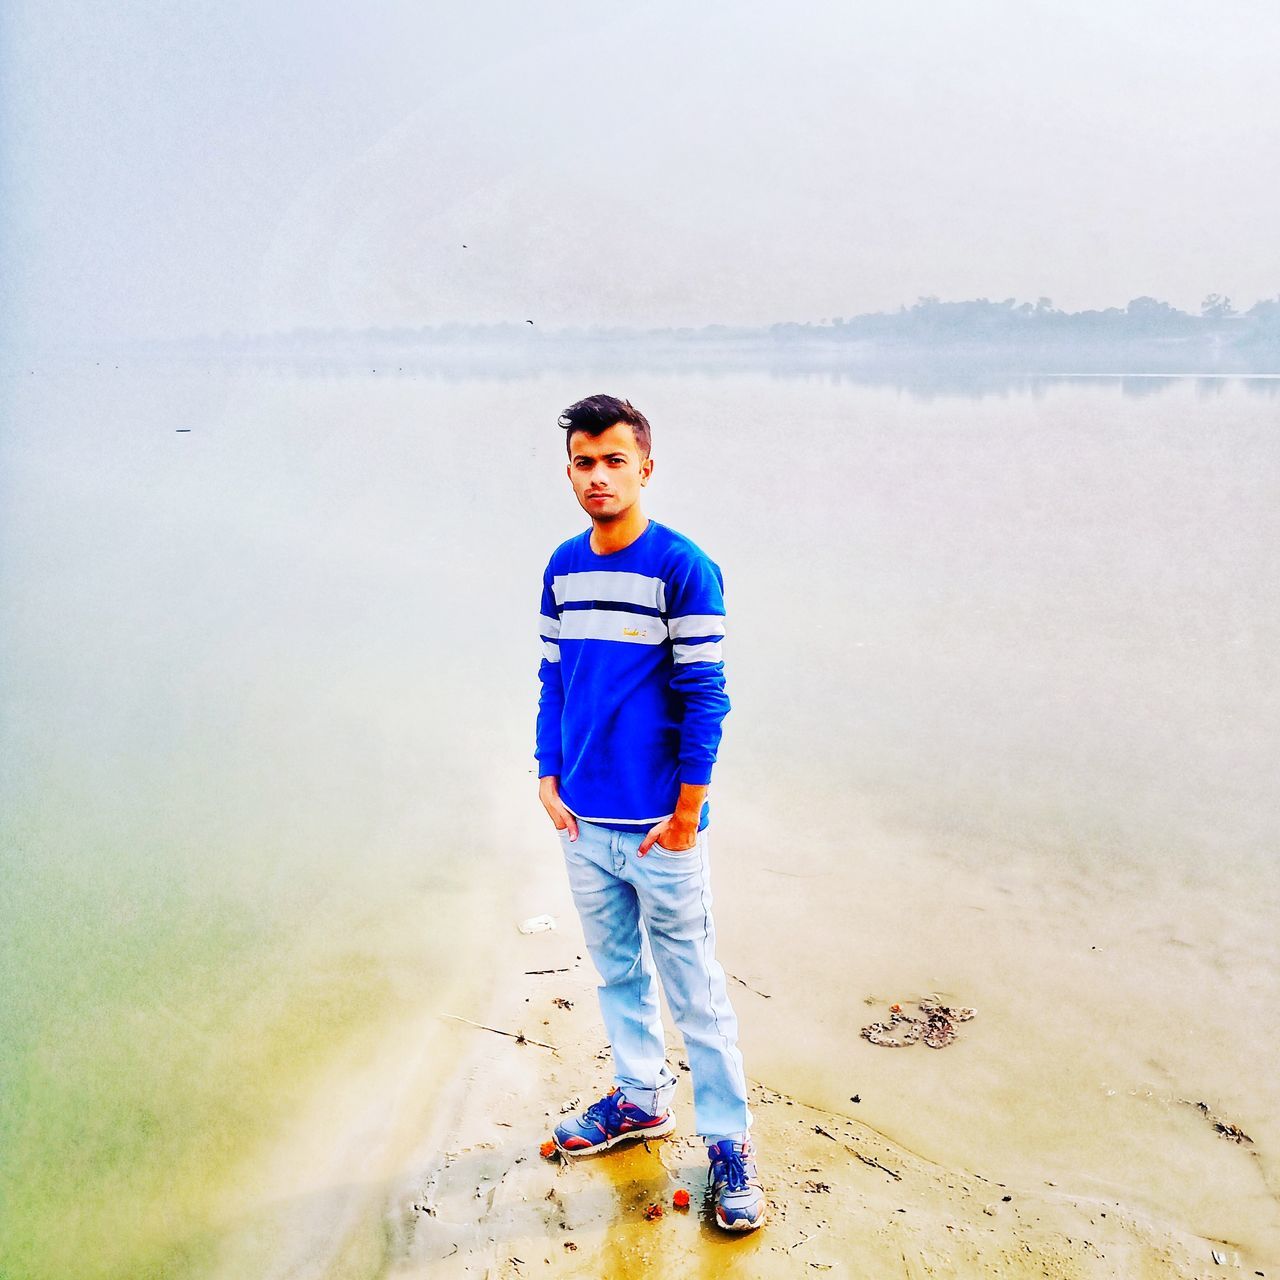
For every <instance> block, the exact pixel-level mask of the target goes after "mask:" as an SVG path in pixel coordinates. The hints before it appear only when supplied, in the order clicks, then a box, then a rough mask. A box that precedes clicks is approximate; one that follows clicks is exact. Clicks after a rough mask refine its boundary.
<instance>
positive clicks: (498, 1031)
mask: <svg viewBox="0 0 1280 1280" xmlns="http://www.w3.org/2000/svg"><path fill="white" fill-rule="evenodd" d="M440 1016H441V1017H444V1018H452V1019H453V1020H454V1022H465V1023H466V1024H467V1026H469V1027H479V1028H480V1030H481V1031H492V1032H493V1034H494V1035H496V1036H510V1037H511V1038H512V1039H513V1040H514V1041H516V1042H517V1043H518V1044H536V1045H537V1046H538V1048H539V1049H550V1050H551V1052H552V1053H559V1052H560V1050H559V1049H557V1048H556V1047H555V1045H553V1044H547V1042H546V1041H545V1040H535V1039H534V1038H533V1037H532V1036H527V1035H525V1033H524V1032H523V1031H503V1030H502V1028H501V1027H486V1026H485V1024H484V1023H483V1022H472V1021H471V1019H470V1018H460V1017H458V1015H457V1014H456V1013H445V1014H441V1015H440Z"/></svg>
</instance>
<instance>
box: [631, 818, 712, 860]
mask: <svg viewBox="0 0 1280 1280" xmlns="http://www.w3.org/2000/svg"><path fill="white" fill-rule="evenodd" d="M655 843H656V844H661V845H662V847H663V848H664V849H670V850H671V852H672V853H684V852H685V850H686V849H692V848H693V846H694V845H695V844H697V843H698V821H697V819H696V818H694V819H693V820H692V821H683V820H681V818H680V817H679V816H678V815H674V814H673V815H672V816H671V817H670V818H668V819H667V820H666V821H665V822H660V823H658V825H657V826H656V827H654V828H653V830H652V831H650V832H649V834H648V835H647V836H645V838H644V839H643V840H641V841H640V848H639V849H638V850H636V856H637V857H640V858H643V857H644V856H645V854H646V853H648V852H649V849H650V846H652V845H653V844H655Z"/></svg>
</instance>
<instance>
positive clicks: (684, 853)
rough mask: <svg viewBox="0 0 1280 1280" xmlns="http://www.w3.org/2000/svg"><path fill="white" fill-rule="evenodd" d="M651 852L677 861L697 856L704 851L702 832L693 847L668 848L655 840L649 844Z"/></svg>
mask: <svg viewBox="0 0 1280 1280" xmlns="http://www.w3.org/2000/svg"><path fill="white" fill-rule="evenodd" d="M649 852H650V853H658V854H661V855H662V856H663V857H664V858H672V859H674V860H675V861H677V862H679V861H681V860H687V859H689V858H696V857H697V856H698V854H699V853H701V852H702V833H701V832H699V833H698V838H697V839H696V840H695V841H694V842H693V848H691V849H668V848H667V847H666V845H664V844H661V843H659V842H658V841H657V840H655V841H654V842H653V843H652V844H651V845H650V846H649Z"/></svg>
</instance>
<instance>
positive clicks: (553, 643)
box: [537, 395, 765, 1231]
mask: <svg viewBox="0 0 1280 1280" xmlns="http://www.w3.org/2000/svg"><path fill="white" fill-rule="evenodd" d="M560 426H561V427H563V428H564V430H565V431H566V433H567V434H566V439H565V443H566V446H567V448H568V453H569V463H568V467H567V471H568V475H569V480H570V481H571V483H572V485H573V490H574V493H575V494H576V496H577V499H578V502H579V503H580V504H581V506H582V509H583V510H584V511H585V512H586V513H587V515H589V516H590V517H591V527H590V529H588V530H586V531H585V532H583V533H581V534H579V535H578V536H577V537H575V538H570V539H569V540H568V541H567V542H564V543H562V544H561V545H560V546H559V547H557V548H556V550H555V551H554V552H553V553H552V556H551V560H550V562H549V563H548V565H547V569H546V572H545V574H544V575H543V581H542V610H541V612H542V617H541V633H542V641H543V658H542V664H541V667H540V670H539V675H540V678H541V681H542V692H541V696H540V698H539V703H538V724H537V759H538V775H539V783H538V793H539V797H540V799H541V800H542V804H543V806H544V807H545V809H546V811H547V813H548V814H549V815H550V817H551V821H552V822H553V823H554V824H555V827H556V829H557V830H558V831H559V833H560V839H561V845H562V847H563V850H564V858H565V866H566V870H567V872H568V876H569V886H570V889H571V890H572V893H573V899H574V904H575V906H576V907H577V909H578V915H579V917H580V918H581V920H582V928H583V932H584V934H585V935H586V942H587V947H588V949H589V951H590V953H591V958H592V960H593V962H594V963H595V966H596V968H597V969H598V970H599V973H600V977H601V979H602V982H601V985H600V987H599V988H598V990H599V995H600V1010H601V1013H602V1014H603V1017H604V1024H605V1030H606V1032H607V1033H608V1036H609V1043H610V1046H611V1049H612V1052H613V1062H614V1088H613V1089H611V1090H610V1091H609V1092H608V1093H607V1094H606V1095H605V1096H604V1097H603V1098H601V1099H600V1100H599V1101H598V1102H596V1103H594V1104H592V1105H591V1106H589V1107H588V1108H587V1109H586V1110H585V1111H583V1112H581V1113H579V1114H577V1115H575V1116H573V1117H571V1118H570V1119H568V1120H566V1121H565V1122H564V1123H563V1124H560V1125H558V1126H557V1128H556V1130H555V1143H556V1146H557V1147H558V1148H559V1149H560V1150H561V1151H563V1152H565V1153H567V1154H570V1155H583V1154H589V1153H592V1152H597V1151H605V1150H608V1149H609V1148H611V1147H613V1146H615V1145H617V1144H618V1143H620V1142H625V1141H629V1140H633V1139H637V1138H653V1137H659V1136H661V1135H663V1134H666V1133H670V1132H671V1131H672V1130H673V1129H674V1127H675V1117H674V1116H673V1114H672V1112H671V1110H670V1105H669V1104H670V1101H671V1098H672V1095H673V1094H674V1092H675V1086H676V1077H675V1076H674V1075H673V1074H672V1072H671V1070H670V1069H669V1068H668V1066H667V1063H666V1039H665V1036H664V1034H663V1029H662V1018H661V1014H660V1011H659V1005H658V992H657V986H656V982H655V972H656V976H657V977H659V978H660V979H661V982H662V989H663V990H664V991H665V992H666V995H667V1003H668V1004H669V1005H670V1007H671V1012H672V1014H673V1016H674V1017H675V1020H676V1024H677V1026H678V1027H679V1029H680V1033H681V1035H682V1036H683V1038H684V1043H685V1049H686V1053H687V1055H688V1059H689V1068H690V1071H691V1073H692V1076H693V1100H694V1112H695V1116H696V1120H697V1126H698V1132H699V1133H700V1134H701V1135H702V1137H703V1140H704V1141H705V1143H706V1145H707V1154H708V1157H709V1160H710V1169H709V1177H708V1185H709V1187H710V1190H711V1193H712V1196H713V1198H714V1200H715V1212H716V1222H717V1223H718V1224H719V1225H720V1226H721V1227H724V1228H726V1229H728V1230H735V1231H744V1230H751V1229H752V1228H754V1227H758V1226H759V1225H760V1224H761V1223H762V1222H763V1221H764V1214H765V1196H764V1188H763V1186H762V1185H761V1183H760V1180H759V1177H758V1175H757V1172H756V1165H755V1151H754V1148H753V1145H752V1142H751V1138H750V1126H751V1119H752V1117H751V1112H750V1110H749V1109H748V1106H747V1084H746V1077H745V1075H744V1074H743V1069H742V1055H741V1053H740V1052H739V1051H738V1045H737V1034H738V1022H737V1018H736V1016H735V1015H734V1012H733V1008H732V1006H731V1005H730V1003H729V997H728V993H727V991H726V989H725V975H724V970H723V969H722V968H721V966H720V965H719V963H718V962H717V961H716V959H715V926H714V925H713V923H712V919H711V887H710V879H709V854H708V848H707V821H708V816H709V805H708V804H707V798H706V797H707V788H708V784H709V783H710V781H711V767H712V765H713V764H714V763H715V758H716V749H717V747H718V746H719V743H720V735H721V721H722V720H723V719H724V716H725V714H726V713H727V712H728V710H729V699H728V698H727V697H726V696H725V691H724V662H723V661H722V657H721V651H720V650H721V637H722V636H723V635H724V630H725V627H724V594H723V590H724V582H723V578H722V575H721V573H720V570H719V568H718V567H717V566H716V565H715V564H713V563H712V561H711V560H709V559H708V558H707V556H706V555H705V554H704V553H703V552H702V551H701V550H699V548H698V547H696V546H695V545H694V544H693V543H692V542H690V541H689V539H688V538H685V537H683V536H682V535H681V534H679V533H676V532H675V530H673V529H669V528H667V527H666V526H665V525H661V524H659V523H658V522H657V521H656V520H650V519H649V518H648V517H647V516H646V515H645V514H644V512H643V511H642V510H641V507H640V493H641V490H642V489H643V488H644V487H645V485H647V484H648V483H649V478H650V476H651V475H652V474H653V459H652V458H651V457H650V456H649V449H650V431H649V423H648V422H647V421H646V419H645V417H644V415H643V414H642V413H640V412H639V410H637V409H635V408H634V407H633V406H632V405H631V403H630V402H629V401H626V400H618V399H616V398H615V397H613V396H605V395H597V396H591V397H589V398H588V399H586V400H581V401H579V402H578V403H577V404H575V405H573V406H571V407H570V408H569V409H566V410H565V412H564V413H563V414H562V415H561V416H560Z"/></svg>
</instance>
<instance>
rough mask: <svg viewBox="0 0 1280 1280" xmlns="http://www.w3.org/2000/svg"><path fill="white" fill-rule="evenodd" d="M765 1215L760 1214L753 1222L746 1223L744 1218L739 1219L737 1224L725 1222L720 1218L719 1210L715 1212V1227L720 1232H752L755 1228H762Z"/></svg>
mask: <svg viewBox="0 0 1280 1280" xmlns="http://www.w3.org/2000/svg"><path fill="white" fill-rule="evenodd" d="M765 1217H766V1215H765V1214H763V1213H762V1214H761V1215H760V1216H759V1217H758V1218H757V1219H756V1220H755V1221H754V1222H748V1221H747V1220H746V1219H745V1218H740V1219H739V1220H738V1221H737V1222H725V1221H724V1220H723V1219H722V1218H721V1217H720V1211H719V1209H717V1210H716V1226H717V1227H719V1228H720V1230H721V1231H754V1230H755V1229H756V1228H757V1227H763V1226H764V1220H765Z"/></svg>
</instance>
